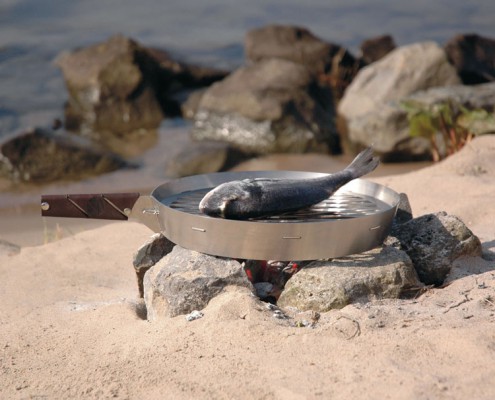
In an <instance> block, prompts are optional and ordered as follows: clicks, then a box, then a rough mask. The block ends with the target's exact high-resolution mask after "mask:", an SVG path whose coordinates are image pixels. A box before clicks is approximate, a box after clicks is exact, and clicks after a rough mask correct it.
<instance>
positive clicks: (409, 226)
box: [391, 211, 482, 285]
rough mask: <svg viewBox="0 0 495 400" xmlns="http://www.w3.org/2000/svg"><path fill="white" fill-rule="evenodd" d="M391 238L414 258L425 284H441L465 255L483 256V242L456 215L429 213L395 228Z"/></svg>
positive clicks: (419, 274) (420, 277) (413, 260)
mask: <svg viewBox="0 0 495 400" xmlns="http://www.w3.org/2000/svg"><path fill="white" fill-rule="evenodd" d="M391 235H393V236H395V237H396V238H397V239H398V240H399V241H400V245H401V248H402V250H404V251H405V252H406V253H407V254H408V255H409V257H410V258H411V260H412V262H413V264H414V267H415V268H416V271H417V273H418V276H419V279H420V280H421V282H423V283H425V284H426V285H441V284H442V283H443V282H444V280H445V278H446V277H447V275H448V274H449V272H450V270H451V268H452V264H453V262H454V261H455V260H456V259H457V258H459V257H461V256H481V253H482V248H481V242H480V240H479V239H478V237H477V236H475V235H474V234H473V232H471V230H469V228H468V227H467V226H466V225H465V224H464V223H463V222H462V221H461V220H460V219H459V218H458V217H456V216H454V215H449V214H447V213H446V212H445V211H442V212H438V213H434V214H426V215H423V216H421V217H418V218H414V219H413V220H411V221H408V222H405V223H404V224H402V225H399V226H397V227H395V229H393V231H392V233H391Z"/></svg>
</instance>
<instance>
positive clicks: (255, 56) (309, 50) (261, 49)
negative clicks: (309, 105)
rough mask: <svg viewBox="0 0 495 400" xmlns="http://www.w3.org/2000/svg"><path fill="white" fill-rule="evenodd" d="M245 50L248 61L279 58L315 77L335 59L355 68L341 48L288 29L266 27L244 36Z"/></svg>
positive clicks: (302, 30)
mask: <svg viewBox="0 0 495 400" xmlns="http://www.w3.org/2000/svg"><path fill="white" fill-rule="evenodd" d="M244 49H245V54H246V57H247V58H248V60H249V61H251V62H253V63H256V62H259V61H262V60H266V59H269V58H282V59H284V60H289V61H293V62H295V63H298V64H302V65H304V66H306V67H307V68H309V69H310V70H312V71H313V72H316V73H326V72H329V71H330V70H331V69H332V64H333V62H334V57H336V56H337V55H338V57H339V58H340V62H343V63H344V65H347V66H351V65H354V64H355V62H356V60H355V58H354V57H353V56H352V55H351V54H350V53H349V52H348V51H347V50H346V49H345V48H343V47H342V46H339V45H337V44H333V43H329V42H326V41H324V40H322V39H320V38H318V37H317V36H315V35H314V34H313V33H312V32H310V31H309V30H308V29H306V28H303V27H299V26H290V25H267V26H264V27H261V28H257V29H252V30H250V31H248V32H247V33H246V37H245V40H244Z"/></svg>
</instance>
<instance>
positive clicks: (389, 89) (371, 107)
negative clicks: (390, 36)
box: [338, 42, 460, 156]
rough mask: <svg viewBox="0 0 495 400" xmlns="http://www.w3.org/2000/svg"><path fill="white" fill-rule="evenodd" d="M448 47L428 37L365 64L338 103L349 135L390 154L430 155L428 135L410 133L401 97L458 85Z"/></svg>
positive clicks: (355, 140)
mask: <svg viewBox="0 0 495 400" xmlns="http://www.w3.org/2000/svg"><path fill="white" fill-rule="evenodd" d="M459 83H460V80H459V77H458V76H457V73H456V70H455V68H454V67H453V66H452V65H450V64H449V63H448V61H447V57H446V55H445V52H444V51H443V49H441V48H440V47H439V46H438V45H437V44H436V43H433V42H425V43H417V44H413V45H409V46H403V47H399V48H396V49H395V50H393V51H392V52H390V53H389V54H388V55H386V56H385V57H384V58H382V59H381V60H379V61H377V62H375V63H373V64H370V65H368V66H367V67H365V68H363V69H361V70H360V71H359V73H358V74H357V76H356V78H355V79H354V80H353V81H352V83H351V84H350V85H349V87H348V88H347V90H346V92H345V94H344V97H343V98H342V100H341V102H340V103H339V107H338V111H339V114H340V115H341V116H342V117H344V119H345V120H346V122H347V134H348V139H349V140H350V141H351V142H353V143H356V144H360V145H363V146H369V145H371V144H373V146H374V147H375V150H376V151H377V152H380V153H382V154H385V155H389V154H391V153H392V154H394V153H395V154H401V155H402V154H411V155H413V156H424V155H425V154H429V143H428V142H427V141H426V139H422V138H413V139H411V138H410V137H409V130H408V121H407V115H406V114H405V112H404V110H402V108H401V107H400V105H399V104H398V102H399V101H400V100H402V99H404V98H406V97H407V96H409V95H411V94H413V93H415V92H418V91H421V90H425V89H429V88H432V87H437V86H448V85H456V84H459Z"/></svg>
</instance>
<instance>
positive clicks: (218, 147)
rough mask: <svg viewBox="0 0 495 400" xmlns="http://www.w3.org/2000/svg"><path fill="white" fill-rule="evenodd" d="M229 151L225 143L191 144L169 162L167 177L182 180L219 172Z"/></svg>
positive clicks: (167, 164)
mask: <svg viewBox="0 0 495 400" xmlns="http://www.w3.org/2000/svg"><path fill="white" fill-rule="evenodd" d="M228 151H229V147H228V145H227V144H225V143H218V142H191V143H189V144H188V145H187V146H186V147H184V148H183V149H180V150H179V151H178V152H177V153H175V154H174V155H173V156H172V157H171V158H169V159H168V160H167V162H166V165H165V175H166V176H168V177H171V178H180V177H183V176H190V175H196V174H208V173H211V172H218V171H220V169H221V168H222V167H223V166H224V164H225V162H226V161H227V154H228Z"/></svg>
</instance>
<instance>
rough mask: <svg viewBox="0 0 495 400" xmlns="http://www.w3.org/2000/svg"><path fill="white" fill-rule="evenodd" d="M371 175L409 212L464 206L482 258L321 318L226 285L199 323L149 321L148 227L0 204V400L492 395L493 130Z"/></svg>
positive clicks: (301, 161)
mask: <svg viewBox="0 0 495 400" xmlns="http://www.w3.org/2000/svg"><path fill="white" fill-rule="evenodd" d="M326 162H327V160H324V159H323V158H320V156H317V157H316V158H315V156H311V155H307V156H294V157H292V158H291V157H286V158H284V159H283V160H280V159H279V160H277V159H276V158H274V156H271V158H268V159H266V158H265V159H259V160H256V161H250V162H249V165H244V166H240V167H238V168H245V169H266V168H270V167H274V168H286V169H293V170H294V169H301V170H302V169H304V170H311V169H313V170H322V169H323V170H328V169H327V168H329V165H327V164H326ZM335 167H338V166H337V165H336V166H335ZM370 179H372V180H374V181H376V182H379V183H381V184H384V185H386V186H389V187H391V188H393V189H394V190H396V191H398V192H404V193H407V195H408V196H409V200H410V202H411V205H412V209H413V213H414V216H416V217H417V216H420V215H423V214H427V213H430V212H437V211H447V212H448V213H450V214H454V215H456V216H458V217H460V218H461V219H462V220H463V221H464V222H465V223H466V225H467V226H468V227H469V228H470V229H471V230H472V231H473V232H474V233H475V234H476V235H477V236H478V237H479V238H480V240H481V242H482V245H483V250H484V257H483V258H463V259H458V260H456V261H455V262H454V265H453V269H452V273H451V275H450V276H449V278H448V284H447V285H445V287H442V288H430V289H428V290H426V291H425V292H424V293H423V294H421V295H420V296H418V297H417V298H414V299H404V300H383V301H376V302H371V303H367V304H355V305H350V306H347V307H345V308H343V309H341V310H333V311H330V312H327V313H325V314H322V315H321V318H320V319H319V321H318V322H317V323H316V325H315V327H314V328H308V327H304V328H297V327H294V326H293V325H294V321H297V320H300V319H302V318H308V315H307V314H298V313H295V312H293V313H290V315H291V317H292V319H289V320H279V319H276V318H274V317H273V311H270V310H269V309H268V308H267V306H266V304H264V303H262V302H260V301H258V300H257V299H256V298H254V297H253V296H251V295H250V294H249V293H247V292H246V291H242V290H240V289H235V288H232V289H228V290H225V291H224V292H222V293H221V294H220V295H219V296H217V297H216V298H215V299H213V300H212V301H211V302H210V304H209V305H208V306H207V307H206V308H205V309H204V310H203V312H204V317H203V318H201V319H199V320H196V321H192V322H187V321H186V319H185V318H184V316H178V317H175V318H167V319H164V320H161V321H158V322H153V323H150V322H148V321H146V320H145V319H144V318H143V315H144V312H143V305H142V304H141V301H140V300H139V299H138V292H137V285H136V281H135V274H134V270H133V266H132V259H133V254H134V253H135V252H136V250H137V249H138V247H139V246H140V245H141V244H143V243H144V242H145V241H147V240H148V238H149V237H150V236H151V234H152V232H151V231H149V230H148V228H146V227H145V226H144V225H140V224H138V223H134V222H112V223H91V222H89V221H82V222H81V221H79V222H77V223H75V222H72V225H71V222H63V225H57V223H56V221H53V220H52V221H43V220H42V219H41V217H39V216H38V213H37V211H36V209H35V208H34V207H33V208H29V207H28V206H27V205H26V206H24V207H23V208H22V209H19V210H20V211H19V215H15V212H12V211H10V212H8V213H7V212H4V214H3V215H2V217H1V218H2V230H1V235H0V239H4V240H10V241H16V242H17V243H19V244H21V245H23V247H22V248H21V251H20V253H19V254H14V255H12V254H9V253H8V252H7V251H5V250H1V249H0V282H1V285H0V300H1V301H0V315H1V319H0V366H1V372H0V398H2V399H29V398H33V399H68V398H77V399H79V398H81V399H103V398H119V399H138V398H147V399H191V398H204V399H231V398H240V399H330V398H332V399H359V398H366V399H467V398H469V399H487V400H488V399H493V398H495V381H494V379H493V377H494V375H495V362H494V360H495V136H493V135H490V136H484V137H481V138H478V139H476V140H475V141H473V142H471V143H470V144H468V145H467V146H466V147H465V148H464V149H463V150H462V151H461V152H460V153H458V154H456V155H454V156H452V157H450V158H449V159H447V160H445V161H443V162H441V163H438V164H435V165H431V166H427V167H425V168H422V169H419V170H417V171H413V172H407V173H400V174H395V175H383V174H381V173H378V174H377V175H374V176H372V177H370ZM149 183H150V184H152V183H153V182H149ZM75 186H76V185H75ZM76 187H77V186H76ZM73 188H74V187H69V189H73ZM80 189H84V187H80ZM139 189H141V188H139ZM21 217H22V218H21ZM60 223H62V222H60ZM30 235H31V236H30ZM40 242H41V243H40ZM43 242H47V243H46V244H43Z"/></svg>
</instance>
